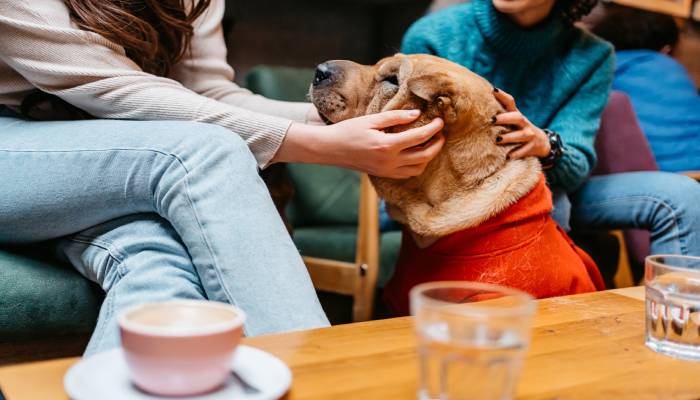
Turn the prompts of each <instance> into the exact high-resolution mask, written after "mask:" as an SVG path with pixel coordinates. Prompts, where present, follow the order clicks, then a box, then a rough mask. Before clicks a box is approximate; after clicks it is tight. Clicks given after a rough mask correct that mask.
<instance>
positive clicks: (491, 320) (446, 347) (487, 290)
mask: <svg viewBox="0 0 700 400" xmlns="http://www.w3.org/2000/svg"><path fill="white" fill-rule="evenodd" d="M410 296H411V314H412V315H413V316H414V317H415V330H416V334H417V336H418V353H419V357H420V389H419V391H418V398H419V399H421V400H428V399H431V400H432V399H440V400H448V399H449V400H467V399H470V400H471V399H478V400H492V399H493V400H505V399H511V398H513V396H514V394H515V388H516V384H517V380H518V376H519V375H520V369H521V366H522V361H523V358H524V355H525V352H526V351H527V347H528V345H529V343H530V332H531V330H532V315H533V313H534V311H535V307H536V306H535V301H534V299H533V298H532V297H531V296H529V295H528V294H526V293H523V292H521V291H519V290H515V289H510V288H506V287H503V286H498V285H491V284H485V283H476V282H432V283H425V284H421V285H418V286H416V287H414V288H413V289H412V290H411V294H410Z"/></svg>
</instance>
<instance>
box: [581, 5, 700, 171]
mask: <svg viewBox="0 0 700 400" xmlns="http://www.w3.org/2000/svg"><path fill="white" fill-rule="evenodd" d="M589 24H590V29H591V31H592V32H593V33H595V34H596V35H598V36H600V37H601V38H603V39H605V40H607V41H609V42H610V43H612V44H613V46H615V55H616V57H617V65H616V67H615V79H614V81H613V89H614V90H619V91H621V92H624V93H626V94H627V95H628V96H629V97H630V100H631V101H632V105H633V106H634V110H635V112H636V114H637V118H638V119H639V125H640V126H641V128H642V131H644V135H645V136H646V138H647V140H648V141H649V145H650V146H651V149H652V151H653V153H654V158H655V159H656V162H657V164H658V165H659V169H661V170H662V171H669V172H683V171H698V170H700V157H699V156H698V153H700V93H698V88H697V87H696V86H695V83H694V82H693V80H692V79H691V78H690V75H689V74H688V71H687V70H686V69H685V67H684V66H683V65H682V64H681V63H679V62H678V61H676V60H675V59H673V57H671V56H670V54H671V53H672V51H673V48H674V47H675V46H676V44H677V43H678V39H679V32H678V27H677V26H676V22H675V21H674V19H673V17H671V16H668V15H663V14H657V13H653V12H649V11H643V10H638V9H634V8H629V7H624V6H619V5H615V4H609V5H605V6H604V7H603V8H602V11H601V13H600V16H599V17H598V18H591V21H590V22H589Z"/></svg>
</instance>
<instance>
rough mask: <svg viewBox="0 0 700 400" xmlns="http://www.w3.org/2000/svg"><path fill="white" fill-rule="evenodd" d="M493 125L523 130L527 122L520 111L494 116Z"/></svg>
mask: <svg viewBox="0 0 700 400" xmlns="http://www.w3.org/2000/svg"><path fill="white" fill-rule="evenodd" d="M493 123H494V124H495V125H515V126H517V127H518V128H521V129H522V128H524V127H526V126H527V125H528V123H529V121H528V120H527V118H525V116H524V115H523V114H522V113H521V112H520V111H509V112H504V113H501V114H498V115H496V117H495V120H494V121H493Z"/></svg>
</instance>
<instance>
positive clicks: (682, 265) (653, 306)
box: [644, 255, 700, 361]
mask: <svg viewBox="0 0 700 400" xmlns="http://www.w3.org/2000/svg"><path fill="white" fill-rule="evenodd" d="M645 264H646V267H645V272H644V283H645V293H646V345H647V347H649V348H651V349H652V350H654V351H656V352H658V353H662V354H666V355H669V356H673V357H677V358H682V359H686V360H696V361H700V257H689V256H674V255H657V256H649V257H647V258H646V262H645Z"/></svg>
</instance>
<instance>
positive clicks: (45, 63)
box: [0, 0, 292, 166]
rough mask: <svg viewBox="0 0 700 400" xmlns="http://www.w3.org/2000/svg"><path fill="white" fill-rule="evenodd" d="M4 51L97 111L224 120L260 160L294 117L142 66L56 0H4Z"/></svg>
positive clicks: (0, 7) (25, 70)
mask: <svg viewBox="0 0 700 400" xmlns="http://www.w3.org/2000/svg"><path fill="white" fill-rule="evenodd" d="M0 37H2V40H0V58H1V59H2V60H3V61H4V62H5V63H6V64H8V65H9V66H10V67H11V68H13V69H14V70H15V71H17V72H18V73H19V74H21V75H22V76H23V77H24V78H25V79H26V80H27V81H29V82H30V83H31V84H32V85H34V86H35V87H37V88H39V89H40V90H42V91H44V92H47V93H50V94H53V95H56V96H58V97H60V98H62V99H63V100H65V101H67V102H68V103H70V104H72V105H74V106H76V107H78V108H80V109H82V110H84V111H86V112H88V113H89V114H91V115H92V116H94V117H97V118H107V119H130V120H185V121H199V122H207V123H212V124H216V125H221V126H223V127H226V128H228V129H230V130H231V131H232V132H234V133H236V134H238V135H240V136H241V137H242V138H243V139H245V140H246V142H247V143H248V146H249V147H250V149H251V151H252V152H253V154H254V155H255V157H256V159H257V160H258V163H259V164H260V165H261V166H265V165H267V164H268V163H269V162H270V160H271V159H272V157H273V156H274V155H275V153H276V152H277V150H278V148H279V147H280V145H281V143H282V140H283V139H284V136H285V133H286V132H287V129H288V128H289V126H290V125H291V123H292V121H291V120H289V119H284V118H278V117H274V116H269V115H265V114H262V113H255V112H252V111H249V110H245V109H242V108H238V107H234V106H231V105H229V104H225V103H223V102H220V101H217V100H214V99H211V98H208V97H206V96H202V95H199V94H197V93H195V92H193V91H191V90H190V89H187V88H185V87H184V86H182V85H181V84H180V83H178V82H177V81H175V80H172V79H167V78H162V77H157V76H154V75H151V74H148V73H146V72H144V71H142V70H141V69H140V68H139V66H138V65H136V64H135V63H134V62H133V61H132V60H131V59H129V58H128V57H127V56H126V54H125V53H124V50H123V48H122V47H121V46H118V45H116V44H114V43H112V42H110V41H108V40H106V39H105V38H103V37H102V36H100V35H98V34H95V33H92V32H87V31H83V30H79V29H75V28H74V27H72V26H71V24H70V20H69V17H68V10H67V9H66V8H65V6H64V5H63V2H62V1H56V0H36V1H35V0H32V1H30V0H0Z"/></svg>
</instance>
